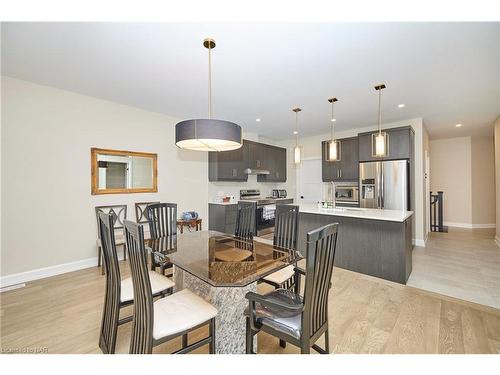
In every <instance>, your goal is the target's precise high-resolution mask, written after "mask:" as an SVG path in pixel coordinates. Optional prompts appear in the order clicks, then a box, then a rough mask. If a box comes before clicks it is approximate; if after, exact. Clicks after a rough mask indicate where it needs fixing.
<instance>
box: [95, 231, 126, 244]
mask: <svg viewBox="0 0 500 375" xmlns="http://www.w3.org/2000/svg"><path fill="white" fill-rule="evenodd" d="M96 242H97V246H99V247H101V239H100V238H98V239H97V241H96ZM115 245H125V236H124V235H123V234H121V233H117V234H115Z"/></svg>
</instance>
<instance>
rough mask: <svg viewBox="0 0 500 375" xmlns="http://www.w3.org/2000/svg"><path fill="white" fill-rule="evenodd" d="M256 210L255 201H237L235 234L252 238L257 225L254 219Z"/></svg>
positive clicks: (248, 238) (244, 237) (247, 238)
mask: <svg viewBox="0 0 500 375" xmlns="http://www.w3.org/2000/svg"><path fill="white" fill-rule="evenodd" d="M256 211H257V203H256V202H245V201H239V202H238V212H237V216H236V230H235V233H234V234H235V236H236V237H239V238H242V239H245V240H253V237H254V236H255V235H256V234H257V233H256V231H257V225H256V221H255V214H256Z"/></svg>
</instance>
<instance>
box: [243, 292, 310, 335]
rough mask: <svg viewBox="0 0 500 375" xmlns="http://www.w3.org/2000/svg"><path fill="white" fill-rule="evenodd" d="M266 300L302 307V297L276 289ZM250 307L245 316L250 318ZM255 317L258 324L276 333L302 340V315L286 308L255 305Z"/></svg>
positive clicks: (257, 303)
mask: <svg viewBox="0 0 500 375" xmlns="http://www.w3.org/2000/svg"><path fill="white" fill-rule="evenodd" d="M265 297H266V299H268V300H270V301H276V302H285V303H287V304H290V305H302V297H301V296H300V295H297V294H295V293H293V292H291V291H289V290H285V289H276V290H274V291H272V292H271V293H268V294H266V295H265ZM248 310H249V309H248V307H247V308H246V309H245V315H246V316H250V315H249V312H248ZM255 316H256V320H257V323H258V324H262V325H265V326H268V327H270V328H273V329H275V330H276V331H279V332H282V333H285V334H287V335H290V336H292V337H295V338H296V339H300V335H301V332H302V313H301V312H298V313H297V312H291V311H290V310H287V309H284V308H277V307H270V306H265V305H263V304H261V303H259V302H256V303H255Z"/></svg>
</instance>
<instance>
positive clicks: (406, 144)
mask: <svg viewBox="0 0 500 375" xmlns="http://www.w3.org/2000/svg"><path fill="white" fill-rule="evenodd" d="M383 131H385V132H387V137H388V139H389V141H388V153H387V156H385V157H375V156H372V134H374V133H377V131H373V132H368V133H361V134H359V135H358V137H359V161H378V160H398V159H411V158H412V157H413V145H414V138H415V132H414V131H413V129H412V128H411V126H405V127H400V128H392V129H383Z"/></svg>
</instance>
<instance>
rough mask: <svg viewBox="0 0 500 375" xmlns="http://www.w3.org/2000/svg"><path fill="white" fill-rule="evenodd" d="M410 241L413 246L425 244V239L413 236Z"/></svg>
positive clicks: (423, 245)
mask: <svg viewBox="0 0 500 375" xmlns="http://www.w3.org/2000/svg"><path fill="white" fill-rule="evenodd" d="M411 242H412V244H413V245H414V246H420V247H425V244H426V242H427V240H422V239H416V238H414V239H412V240H411Z"/></svg>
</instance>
